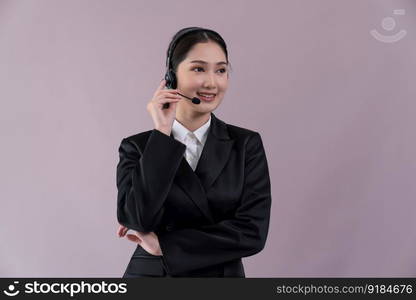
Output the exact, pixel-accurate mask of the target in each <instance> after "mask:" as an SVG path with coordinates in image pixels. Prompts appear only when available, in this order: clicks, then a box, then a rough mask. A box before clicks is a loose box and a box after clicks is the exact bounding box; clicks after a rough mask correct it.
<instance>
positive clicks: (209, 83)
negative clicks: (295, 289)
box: [204, 73, 215, 89]
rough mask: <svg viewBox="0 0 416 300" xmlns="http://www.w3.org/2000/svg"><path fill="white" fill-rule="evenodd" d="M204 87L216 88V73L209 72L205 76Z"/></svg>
mask: <svg viewBox="0 0 416 300" xmlns="http://www.w3.org/2000/svg"><path fill="white" fill-rule="evenodd" d="M204 88H207V89H213V88H215V75H214V74H211V73H208V74H207V75H206V76H205V80H204Z"/></svg>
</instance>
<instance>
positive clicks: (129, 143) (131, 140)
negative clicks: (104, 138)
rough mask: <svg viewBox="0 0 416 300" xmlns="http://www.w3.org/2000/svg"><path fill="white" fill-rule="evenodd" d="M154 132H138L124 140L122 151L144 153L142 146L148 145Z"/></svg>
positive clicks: (122, 141)
mask: <svg viewBox="0 0 416 300" xmlns="http://www.w3.org/2000/svg"><path fill="white" fill-rule="evenodd" d="M152 131H153V130H146V131H142V132H138V133H135V134H132V135H129V136H126V137H124V138H122V140H121V143H120V148H119V150H120V149H125V150H130V151H138V152H142V148H143V147H142V145H146V143H147V140H148V139H149V137H150V135H151V133H152Z"/></svg>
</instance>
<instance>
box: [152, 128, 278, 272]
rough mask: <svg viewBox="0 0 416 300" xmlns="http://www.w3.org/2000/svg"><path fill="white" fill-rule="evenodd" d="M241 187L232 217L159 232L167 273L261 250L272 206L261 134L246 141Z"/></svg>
mask: <svg viewBox="0 0 416 300" xmlns="http://www.w3.org/2000/svg"><path fill="white" fill-rule="evenodd" d="M244 173H245V174H244V188H243V192H242V196H241V199H240V200H241V202H240V204H239V207H238V208H237V210H236V212H235V215H234V217H233V218H232V219H226V220H223V221H221V222H219V223H216V224H210V225H204V226H199V227H196V228H184V229H178V230H174V231H169V232H162V233H160V234H159V235H158V238H159V244H160V248H161V250H162V254H163V256H162V259H163V262H164V264H165V267H166V268H167V270H168V273H169V274H171V275H177V274H180V273H182V272H187V271H191V270H194V269H199V268H204V267H207V266H212V265H216V264H220V263H224V262H227V261H230V260H234V259H237V258H241V257H246V256H250V255H253V254H256V253H258V252H260V251H261V250H262V249H263V248H264V246H265V243H266V237H267V234H268V229H269V219H270V208H271V192H270V190H271V187H270V178H269V171H268V166H267V160H266V154H265V151H264V147H263V143H262V140H261V136H260V134H259V133H258V132H255V133H254V134H253V135H252V136H251V137H250V139H249V140H248V142H247V145H246V158H245V171H244Z"/></svg>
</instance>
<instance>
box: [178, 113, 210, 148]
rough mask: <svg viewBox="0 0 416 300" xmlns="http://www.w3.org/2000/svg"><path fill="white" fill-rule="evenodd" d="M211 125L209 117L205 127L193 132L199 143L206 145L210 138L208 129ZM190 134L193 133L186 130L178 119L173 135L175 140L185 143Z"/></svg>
mask: <svg viewBox="0 0 416 300" xmlns="http://www.w3.org/2000/svg"><path fill="white" fill-rule="evenodd" d="M210 125H211V115H210V116H209V120H208V121H207V122H205V124H204V125H202V126H201V127H199V128H198V129H197V130H195V131H194V132H193V133H194V134H195V136H196V138H197V139H198V141H199V142H200V143H201V144H202V145H204V144H205V141H206V139H207V136H208V129H209V126H210ZM188 132H191V131H190V130H188V128H186V127H185V126H183V125H182V124H181V123H180V122H178V121H177V120H176V119H175V120H174V121H173V125H172V134H173V137H174V138H176V139H179V140H181V141H183V140H184V139H185V136H186V135H187V134H188Z"/></svg>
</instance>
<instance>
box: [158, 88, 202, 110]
mask: <svg viewBox="0 0 416 300" xmlns="http://www.w3.org/2000/svg"><path fill="white" fill-rule="evenodd" d="M178 94H179V95H181V96H182V97H184V98H186V99H188V100H191V101H192V103H193V104H199V103H201V100H200V99H198V98H197V97H193V98H189V97H187V96H185V95H182V94H181V93H179V92H178ZM163 108H169V102H168V103H165V104H163Z"/></svg>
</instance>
